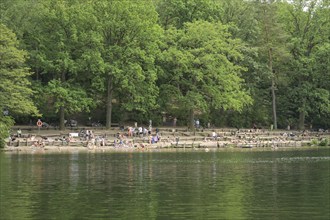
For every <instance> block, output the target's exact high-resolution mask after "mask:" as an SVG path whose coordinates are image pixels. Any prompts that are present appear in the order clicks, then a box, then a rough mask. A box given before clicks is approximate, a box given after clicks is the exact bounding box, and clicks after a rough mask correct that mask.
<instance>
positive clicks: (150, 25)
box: [93, 0, 162, 128]
mask: <svg viewBox="0 0 330 220" xmlns="http://www.w3.org/2000/svg"><path fill="white" fill-rule="evenodd" d="M152 5H153V4H152V2H151V1H149V0H144V1H116V0H111V1H105V0H104V1H98V2H95V3H94V4H93V7H94V10H95V16H96V17H97V22H98V23H97V27H98V32H99V33H100V38H101V45H100V48H99V51H100V52H101V57H100V59H102V62H101V63H104V64H105V66H104V71H103V75H102V77H103V79H102V81H103V82H104V87H103V88H104V90H105V91H106V109H107V112H106V127H107V128H110V127H111V121H112V118H111V115H112V108H113V102H116V103H118V104H119V105H121V108H120V109H121V110H122V111H123V110H124V111H132V110H138V111H140V112H142V113H143V112H146V111H148V110H151V109H153V108H155V106H156V97H157V95H158V88H157V87H156V85H155V81H156V79H157V72H156V69H155V66H154V60H155V55H156V54H157V52H158V41H159V36H160V35H161V33H162V32H161V29H160V27H159V26H158V25H157V13H156V11H155V9H154V8H153V7H152Z"/></svg>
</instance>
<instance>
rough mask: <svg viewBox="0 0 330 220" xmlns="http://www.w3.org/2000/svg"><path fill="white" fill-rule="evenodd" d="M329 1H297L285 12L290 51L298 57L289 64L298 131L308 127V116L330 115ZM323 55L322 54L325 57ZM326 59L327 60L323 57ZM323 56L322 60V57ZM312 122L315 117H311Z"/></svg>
mask: <svg viewBox="0 0 330 220" xmlns="http://www.w3.org/2000/svg"><path fill="white" fill-rule="evenodd" d="M329 10H330V9H329V2H328V1H318V0H312V1H305V0H295V1H292V2H291V3H290V4H285V8H284V9H283V10H281V12H282V20H283V23H284V24H285V28H286V30H287V31H288V33H290V35H291V36H290V41H291V45H292V46H291V48H290V52H291V54H292V56H293V57H294V61H292V62H291V63H290V65H289V71H290V81H289V86H290V91H289V93H288V96H289V97H290V100H291V108H292V109H293V111H294V112H296V113H297V114H298V128H299V129H304V128H305V118H306V117H307V116H309V115H310V116H311V117H313V115H314V117H320V114H321V112H323V113H322V114H328V113H329V112H330V108H329V83H327V82H328V80H324V79H325V78H324V77H327V76H329V71H328V69H327V68H326V67H325V66H324V65H327V64H329V59H327V52H326V50H327V48H328V44H329V41H330V39H329V35H330V31H329V30H330V25H329V23H330V16H329V14H330V11H329ZM321 54H322V55H321ZM323 56H325V57H323ZM321 57H322V58H321ZM310 120H311V121H310V123H312V121H313V118H310Z"/></svg>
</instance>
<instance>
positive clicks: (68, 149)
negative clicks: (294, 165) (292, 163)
mask: <svg viewBox="0 0 330 220" xmlns="http://www.w3.org/2000/svg"><path fill="white" fill-rule="evenodd" d="M320 149H329V150H330V146H307V145H306V146H300V147H280V148H273V147H252V148H241V147H225V148H197V147H194V148H192V147H187V148H168V147H155V146H151V147H150V146H147V147H144V148H139V147H109V146H106V147H94V148H88V147H83V146H80V147H72V146H61V147H59V146H45V147H5V148H2V149H0V152H3V153H6V154H12V153H19V154H35V153H42V154H43V153H46V154H47V153H50V154H52V153H59V154H61V153H64V154H66V153H68V154H71V153H142V152H145V153H148V152H149V153H152V152H164V153H165V152H262V151H292V150H320Z"/></svg>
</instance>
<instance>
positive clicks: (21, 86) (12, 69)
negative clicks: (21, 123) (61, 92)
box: [0, 23, 38, 114]
mask: <svg viewBox="0 0 330 220" xmlns="http://www.w3.org/2000/svg"><path fill="white" fill-rule="evenodd" d="M0 33H1V35H0V79H1V80H0V93H1V96H0V110H3V109H4V108H7V109H8V110H9V111H10V112H12V113H18V114H38V111H37V109H36V107H35V106H34V104H33V103H32V101H31V96H32V94H33V91H32V89H31V88H30V85H31V83H30V81H29V80H28V76H30V75H31V73H30V72H29V69H28V68H27V67H25V64H24V62H25V59H26V55H27V54H26V52H25V51H23V50H20V49H18V41H17V40H16V36H15V34H14V33H13V32H12V31H10V30H9V29H8V28H7V27H6V26H5V25H3V24H1V23H0Z"/></svg>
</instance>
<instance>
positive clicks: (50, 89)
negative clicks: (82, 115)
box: [43, 80, 93, 114]
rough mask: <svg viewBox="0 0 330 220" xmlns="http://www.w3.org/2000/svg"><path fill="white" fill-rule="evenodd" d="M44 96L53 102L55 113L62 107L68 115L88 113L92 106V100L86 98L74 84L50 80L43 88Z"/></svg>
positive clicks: (83, 92) (82, 91) (83, 91)
mask: <svg viewBox="0 0 330 220" xmlns="http://www.w3.org/2000/svg"><path fill="white" fill-rule="evenodd" d="M44 92H45V93H43V95H44V96H46V97H48V100H53V106H54V108H55V111H56V112H58V111H59V110H60V108H61V107H62V106H64V107H65V111H66V113H68V114H72V113H77V112H82V111H86V112H88V111H89V107H90V106H91V105H92V104H93V102H92V99H91V98H88V97H87V94H86V92H85V90H84V89H82V88H80V87H78V86H75V85H74V84H69V83H62V82H61V81H59V80H51V81H50V82H49V83H48V85H47V87H45V91H44Z"/></svg>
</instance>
